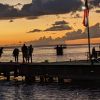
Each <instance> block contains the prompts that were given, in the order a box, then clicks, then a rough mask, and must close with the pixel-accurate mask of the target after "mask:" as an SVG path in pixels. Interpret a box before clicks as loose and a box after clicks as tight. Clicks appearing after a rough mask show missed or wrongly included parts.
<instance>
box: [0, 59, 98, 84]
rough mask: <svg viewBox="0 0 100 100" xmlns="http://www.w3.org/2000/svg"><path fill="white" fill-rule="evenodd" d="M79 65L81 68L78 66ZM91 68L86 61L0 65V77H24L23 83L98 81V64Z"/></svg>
mask: <svg viewBox="0 0 100 100" xmlns="http://www.w3.org/2000/svg"><path fill="white" fill-rule="evenodd" d="M80 65H81V66H80ZM95 65H96V66H91V63H89V62H87V61H83V62H80V63H79V62H71V63H70V62H54V63H49V62H47V63H46V62H43V63H13V62H12V63H11V62H9V63H8V62H7V63H5V62H2V63H0V75H1V76H3V77H5V78H6V80H7V81H10V77H11V76H13V77H14V78H17V77H19V76H21V77H24V78H25V79H24V80H25V82H35V81H36V77H39V80H40V81H39V82H54V81H55V78H57V79H58V82H64V79H71V80H100V64H99V63H97V64H96V63H95Z"/></svg>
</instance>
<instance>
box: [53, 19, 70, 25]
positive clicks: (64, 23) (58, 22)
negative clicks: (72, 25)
mask: <svg viewBox="0 0 100 100" xmlns="http://www.w3.org/2000/svg"><path fill="white" fill-rule="evenodd" d="M66 24H69V23H68V22H66V21H64V20H63V21H56V22H55V23H54V24H53V25H66Z"/></svg>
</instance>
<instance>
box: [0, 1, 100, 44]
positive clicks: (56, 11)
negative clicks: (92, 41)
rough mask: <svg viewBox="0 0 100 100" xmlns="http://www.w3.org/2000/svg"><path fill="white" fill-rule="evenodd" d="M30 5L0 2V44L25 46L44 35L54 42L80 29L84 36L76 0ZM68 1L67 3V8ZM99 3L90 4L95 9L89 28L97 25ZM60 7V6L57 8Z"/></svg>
mask: <svg viewBox="0 0 100 100" xmlns="http://www.w3.org/2000/svg"><path fill="white" fill-rule="evenodd" d="M37 1H38V2H37ZM49 1H50V0H49ZM61 1H62V2H61ZM76 1H77V2H76ZM31 2H32V1H31V0H0V3H1V4H2V5H0V8H1V9H0V11H1V13H0V45H8V44H19V43H24V42H26V41H33V40H38V39H40V38H41V37H44V36H45V37H50V36H51V37H52V38H53V39H55V38H58V37H59V38H62V37H64V36H66V35H69V33H70V32H77V30H79V29H81V30H82V32H83V33H84V31H85V29H86V28H85V27H84V26H83V24H82V21H83V11H80V9H81V8H82V4H81V2H80V1H79V0H70V1H66V0H58V1H57V0H54V1H53V0H51V2H48V0H45V1H44V0H42V2H41V1H40V0H33V5H31V4H30V3H31ZM67 2H68V3H69V4H68V5H67V6H66V4H65V3H67ZM98 2H100V1H99V0H97V2H94V3H93V6H95V8H93V9H91V11H90V16H89V18H90V27H92V26H95V25H96V24H97V23H100V7H98ZM5 4H8V5H5ZM59 4H61V5H62V6H61V7H60V8H59ZM12 5H14V6H13V7H12ZM44 5H45V6H44ZM63 5H64V6H63ZM76 5H77V6H76ZM20 6H21V8H20ZM70 6H73V8H72V7H70ZM3 7H5V8H4V9H6V10H4V9H3ZM11 7H12V8H11ZM51 8H52V9H51ZM33 9H34V10H33ZM2 11H3V13H2ZM49 14H50V15H49ZM94 18H95V19H94ZM73 36H74V34H73ZM66 41H67V40H66Z"/></svg>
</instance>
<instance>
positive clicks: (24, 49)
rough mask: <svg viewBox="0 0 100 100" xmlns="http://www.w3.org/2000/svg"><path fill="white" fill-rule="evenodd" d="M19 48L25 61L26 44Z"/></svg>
mask: <svg viewBox="0 0 100 100" xmlns="http://www.w3.org/2000/svg"><path fill="white" fill-rule="evenodd" d="M21 49H22V56H23V62H25V61H27V46H26V45H25V44H24V45H23V46H22V48H21Z"/></svg>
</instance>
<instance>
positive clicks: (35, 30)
mask: <svg viewBox="0 0 100 100" xmlns="http://www.w3.org/2000/svg"><path fill="white" fill-rule="evenodd" d="M41 31H42V30H40V29H34V30H32V31H29V32H27V33H35V32H41Z"/></svg>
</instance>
